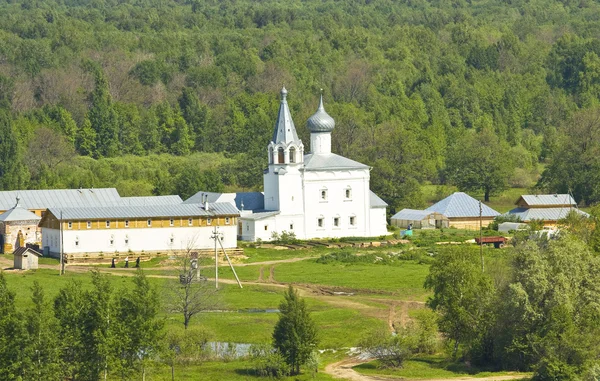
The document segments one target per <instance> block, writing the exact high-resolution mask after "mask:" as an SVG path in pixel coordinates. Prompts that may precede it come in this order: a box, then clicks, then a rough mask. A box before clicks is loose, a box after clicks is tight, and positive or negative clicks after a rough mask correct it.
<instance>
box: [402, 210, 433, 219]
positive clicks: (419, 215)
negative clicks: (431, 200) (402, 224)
mask: <svg viewBox="0 0 600 381" xmlns="http://www.w3.org/2000/svg"><path fill="white" fill-rule="evenodd" d="M431 213H433V212H430V211H426V210H417V209H402V210H401V211H399V212H398V213H396V214H394V215H393V216H392V220H408V221H421V220H424V219H426V218H427V217H428V216H429V215H430V214H431Z"/></svg>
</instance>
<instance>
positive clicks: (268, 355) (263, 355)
mask: <svg viewBox="0 0 600 381" xmlns="http://www.w3.org/2000/svg"><path fill="white" fill-rule="evenodd" d="M250 360H251V362H252V367H253V368H254V371H255V372H256V375H258V376H260V377H276V378H281V377H285V376H288V375H289V374H290V367H289V365H288V364H287V363H286V362H285V359H284V358H283V356H282V355H281V354H280V353H279V352H277V351H276V350H275V349H273V348H272V347H271V346H270V345H267V344H257V345H252V346H251V347H250Z"/></svg>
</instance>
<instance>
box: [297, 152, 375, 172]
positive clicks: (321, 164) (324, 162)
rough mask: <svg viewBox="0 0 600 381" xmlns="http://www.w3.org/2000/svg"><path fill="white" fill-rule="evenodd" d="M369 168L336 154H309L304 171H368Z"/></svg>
mask: <svg viewBox="0 0 600 381" xmlns="http://www.w3.org/2000/svg"><path fill="white" fill-rule="evenodd" d="M368 168H369V166H368V165H365V164H362V163H359V162H358V161H354V160H350V159H348V158H346V157H343V156H340V155H336V154H335V153H327V154H322V153H321V154H312V153H310V154H308V155H304V168H303V169H304V170H305V171H329V170H332V169H368Z"/></svg>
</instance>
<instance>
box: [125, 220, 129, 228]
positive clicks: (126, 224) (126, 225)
mask: <svg viewBox="0 0 600 381" xmlns="http://www.w3.org/2000/svg"><path fill="white" fill-rule="evenodd" d="M125 227H126V228H128V227H129V220H125Z"/></svg>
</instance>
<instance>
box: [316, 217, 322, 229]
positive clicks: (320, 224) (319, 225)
mask: <svg viewBox="0 0 600 381" xmlns="http://www.w3.org/2000/svg"><path fill="white" fill-rule="evenodd" d="M317 226H318V227H320V228H322V227H323V218H322V217H321V218H319V219H318V220H317Z"/></svg>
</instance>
